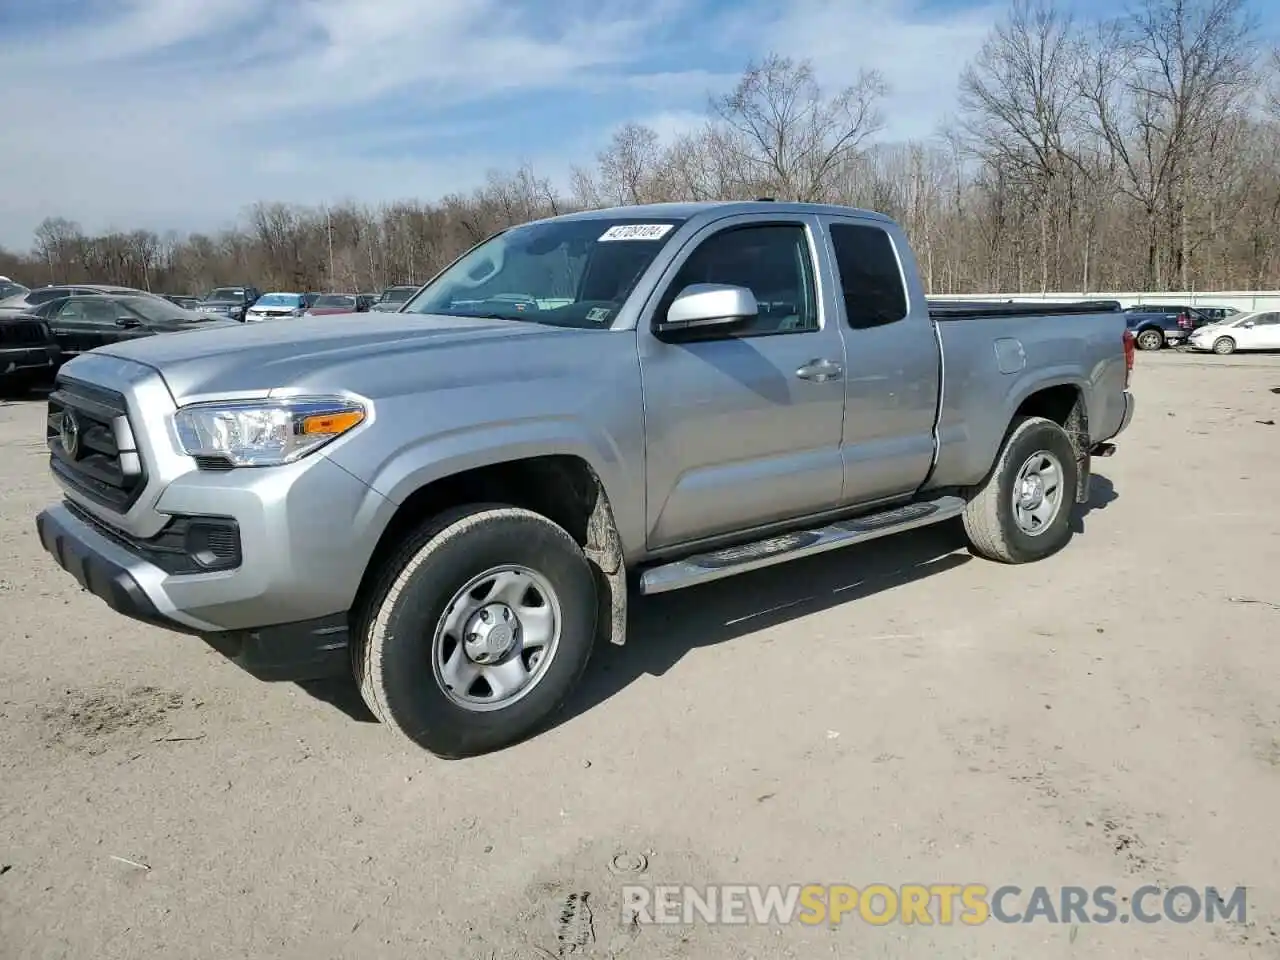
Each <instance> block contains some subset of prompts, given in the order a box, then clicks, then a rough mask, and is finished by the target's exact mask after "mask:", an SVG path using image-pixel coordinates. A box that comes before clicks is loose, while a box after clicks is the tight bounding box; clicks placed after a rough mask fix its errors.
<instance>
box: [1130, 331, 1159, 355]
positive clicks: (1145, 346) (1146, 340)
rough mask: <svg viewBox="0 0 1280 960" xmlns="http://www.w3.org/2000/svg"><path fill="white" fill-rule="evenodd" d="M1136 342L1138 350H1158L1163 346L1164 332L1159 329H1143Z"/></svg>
mask: <svg viewBox="0 0 1280 960" xmlns="http://www.w3.org/2000/svg"><path fill="white" fill-rule="evenodd" d="M1136 343H1137V345H1138V349H1139V350H1159V349H1160V348H1161V347H1163V346H1164V334H1163V333H1162V332H1161V331H1159V330H1153V329H1147V330H1143V331H1142V332H1141V333H1139V334H1138V339H1137V341H1136Z"/></svg>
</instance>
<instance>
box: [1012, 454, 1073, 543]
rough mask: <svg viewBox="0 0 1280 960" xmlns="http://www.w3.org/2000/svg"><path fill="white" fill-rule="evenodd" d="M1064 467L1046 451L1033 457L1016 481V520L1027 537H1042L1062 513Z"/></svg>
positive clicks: (1014, 489)
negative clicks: (1059, 512) (1059, 513)
mask: <svg viewBox="0 0 1280 960" xmlns="http://www.w3.org/2000/svg"><path fill="white" fill-rule="evenodd" d="M1062 494H1063V486H1062V464H1061V463H1059V462H1058V458H1057V457H1056V456H1054V455H1053V454H1052V453H1049V452H1048V451H1047V450H1040V451H1037V452H1036V453H1033V454H1032V455H1031V456H1030V457H1028V458H1027V460H1026V462H1025V463H1023V465H1022V468H1021V469H1020V470H1019V471H1018V474H1017V476H1016V477H1015V478H1014V481H1013V519H1014V523H1016V524H1017V525H1018V529H1019V530H1021V531H1022V532H1023V533H1025V534H1027V535H1028V536H1031V537H1035V536H1038V535H1040V534H1041V533H1043V532H1044V531H1045V530H1047V529H1048V528H1049V525H1050V524H1052V523H1053V520H1054V518H1055V517H1056V516H1057V515H1058V511H1059V510H1060V509H1062Z"/></svg>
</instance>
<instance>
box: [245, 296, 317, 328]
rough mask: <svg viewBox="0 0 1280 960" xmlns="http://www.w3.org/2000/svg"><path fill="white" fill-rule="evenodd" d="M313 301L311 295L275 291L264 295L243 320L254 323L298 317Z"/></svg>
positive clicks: (313, 297)
mask: <svg viewBox="0 0 1280 960" xmlns="http://www.w3.org/2000/svg"><path fill="white" fill-rule="evenodd" d="M314 300H315V294H311V293H285V292H283V291H275V292H272V293H264V294H263V295H262V296H261V297H259V298H258V299H257V301H256V302H255V303H254V305H253V306H252V307H250V308H249V309H248V310H247V311H245V315H244V318H245V320H247V321H250V322H252V323H256V322H258V321H260V320H279V319H282V318H284V317H300V316H302V314H303V312H304V311H305V310H306V309H307V307H309V306H311V304H312V302H313V301H314Z"/></svg>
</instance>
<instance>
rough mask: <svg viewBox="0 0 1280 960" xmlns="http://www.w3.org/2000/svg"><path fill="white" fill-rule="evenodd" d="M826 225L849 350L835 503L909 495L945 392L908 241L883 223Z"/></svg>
mask: <svg viewBox="0 0 1280 960" xmlns="http://www.w3.org/2000/svg"><path fill="white" fill-rule="evenodd" d="M822 220H823V224H824V226H825V227H826V230H827V234H828V237H829V242H830V245H831V251H832V256H831V259H832V261H833V263H834V267H835V273H836V276H835V277H834V278H833V285H834V286H835V287H836V289H837V290H838V292H839V317H840V322H841V324H842V325H843V327H844V338H845V341H846V344H847V347H846V356H847V366H846V369H847V371H848V374H847V376H846V378H845V417H844V430H843V435H842V438H841V443H840V451H841V457H842V460H843V463H844V492H843V495H842V498H841V499H842V502H843V503H844V504H846V505H853V504H865V503H870V502H874V501H877V500H885V499H890V498H895V497H899V496H902V495H905V494H910V493H913V492H914V491H915V490H916V489H917V488H918V487H919V486H920V484H922V483H923V482H924V480H925V478H926V477H927V475H928V473H929V468H930V467H931V466H932V464H933V456H934V427H935V424H936V420H937V415H938V394H939V391H940V389H941V378H940V375H939V372H940V362H939V361H940V357H939V347H938V339H937V334H936V333H935V331H934V327H933V321H932V320H931V319H930V317H929V307H928V304H927V303H926V302H925V298H924V294H923V290H921V289H919V281H918V279H916V277H917V274H916V268H915V263H914V260H913V259H912V256H911V251H910V248H909V247H908V246H907V244H906V241H905V238H903V237H902V236H901V234H900V233H898V232H897V231H896V228H892V227H891V226H889V225H888V224H886V223H885V222H883V221H880V220H859V219H855V218H852V217H849V218H843V217H823V218H822ZM891 231H892V232H891ZM908 278H911V280H912V281H913V282H911V283H909V282H908ZM913 286H914V287H915V288H916V289H912V288H913Z"/></svg>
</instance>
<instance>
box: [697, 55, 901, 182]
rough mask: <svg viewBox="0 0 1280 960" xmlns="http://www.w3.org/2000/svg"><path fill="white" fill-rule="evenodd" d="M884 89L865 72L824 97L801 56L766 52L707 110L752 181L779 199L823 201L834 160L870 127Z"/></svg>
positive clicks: (842, 158) (843, 157)
mask: <svg viewBox="0 0 1280 960" xmlns="http://www.w3.org/2000/svg"><path fill="white" fill-rule="evenodd" d="M885 93H886V87H885V83H884V80H883V78H882V77H881V76H880V75H879V74H878V73H876V72H875V71H873V70H866V71H863V72H862V73H860V74H859V76H858V79H857V81H856V82H855V83H854V84H853V85H851V86H849V87H846V88H844V89H843V90H840V91H838V92H837V93H835V94H834V95H831V96H827V95H826V94H825V93H824V91H823V90H822V88H821V86H819V84H818V81H817V80H816V79H815V78H814V73H813V66H812V64H810V63H808V62H806V61H795V60H792V59H790V58H789V57H781V56H778V55H776V54H771V55H770V56H768V57H766V58H765V59H764V60H763V61H762V62H760V63H753V64H751V65H749V66H748V67H747V70H746V72H745V73H744V74H743V76H742V79H741V80H740V81H738V85H737V86H736V87H735V88H734V89H733V91H732V92H731V93H728V94H726V95H725V96H723V97H719V98H716V99H715V100H713V101H712V112H713V114H714V115H715V116H716V117H717V118H718V119H719V121H720V122H721V123H722V124H723V125H724V127H725V128H726V129H727V130H728V131H729V132H731V134H732V136H730V137H728V138H726V142H727V145H728V146H729V147H730V148H731V149H733V150H734V151H735V153H736V154H737V158H738V159H739V160H741V161H742V162H743V164H744V166H745V167H746V168H747V169H749V170H750V171H751V172H752V174H753V179H754V180H755V181H756V182H757V183H759V184H761V185H762V186H764V187H766V188H768V189H770V190H771V191H772V192H773V193H774V194H776V195H778V196H779V197H785V198H787V199H793V200H801V201H816V200H821V199H824V197H825V196H826V195H827V193H828V188H829V185H830V182H831V180H832V178H833V176H834V174H835V173H836V171H837V170H838V169H839V167H840V166H841V164H844V163H847V162H848V161H850V160H851V159H852V158H853V157H854V156H855V155H856V154H857V152H858V149H859V147H860V146H862V144H863V142H864V141H866V139H867V138H868V137H870V136H871V135H872V134H874V133H876V132H878V131H879V130H880V129H881V127H882V125H883V121H882V118H881V115H880V111H879V104H880V101H881V99H882V98H883V97H884V95H885Z"/></svg>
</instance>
